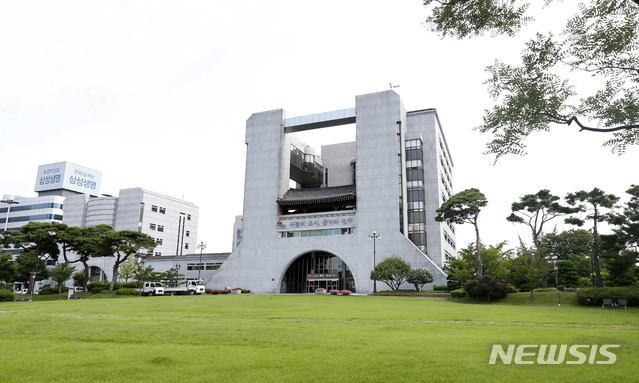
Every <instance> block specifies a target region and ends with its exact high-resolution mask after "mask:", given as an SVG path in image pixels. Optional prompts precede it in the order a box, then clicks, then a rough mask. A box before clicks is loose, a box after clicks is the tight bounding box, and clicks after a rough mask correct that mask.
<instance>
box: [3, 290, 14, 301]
mask: <svg viewBox="0 0 639 383" xmlns="http://www.w3.org/2000/svg"><path fill="white" fill-rule="evenodd" d="M14 299H15V297H14V296H13V292H12V291H11V290H0V302H11V301H13V300H14Z"/></svg>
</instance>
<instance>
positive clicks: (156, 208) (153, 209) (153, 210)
mask: <svg viewBox="0 0 639 383" xmlns="http://www.w3.org/2000/svg"><path fill="white" fill-rule="evenodd" d="M151 211H152V212H155V213H157V212H158V207H157V206H155V205H151Z"/></svg>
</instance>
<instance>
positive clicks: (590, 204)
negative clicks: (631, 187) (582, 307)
mask: <svg viewBox="0 0 639 383" xmlns="http://www.w3.org/2000/svg"><path fill="white" fill-rule="evenodd" d="M617 201H619V197H617V196H615V195H613V194H606V193H604V192H603V191H602V190H600V189H598V188H594V189H592V190H591V191H589V192H587V191H585V190H581V191H578V192H576V193H568V194H567V195H566V202H568V203H569V204H570V205H572V206H575V205H576V206H577V207H578V209H579V211H581V212H587V213H588V214H587V215H586V219H587V220H591V221H592V243H593V246H592V262H593V267H594V271H595V284H596V285H597V287H602V286H603V280H602V279H601V267H600V265H599V231H598V230H597V224H598V223H600V222H606V221H609V220H610V219H611V214H608V213H605V212H604V209H608V210H609V209H612V208H614V206H615V204H616V203H617ZM565 221H566V223H570V224H573V225H577V226H583V224H584V223H585V221H584V220H582V219H581V218H576V217H571V218H566V220H565Z"/></svg>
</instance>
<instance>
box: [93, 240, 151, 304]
mask: <svg viewBox="0 0 639 383" xmlns="http://www.w3.org/2000/svg"><path fill="white" fill-rule="evenodd" d="M103 241H104V242H102V244H101V246H100V248H101V249H103V251H105V252H106V253H105V254H112V256H113V257H115V260H114V262H113V278H112V280H111V285H110V286H109V291H113V288H114V287H115V282H116V281H117V279H118V271H119V268H120V265H121V264H122V263H124V262H126V260H127V259H129V257H131V256H139V257H144V256H145V255H146V253H147V252H148V251H153V249H155V247H156V246H157V243H156V242H155V239H153V238H151V237H150V236H149V235H148V234H144V233H139V232H137V231H131V230H122V231H111V232H108V233H105V235H104V237H103Z"/></svg>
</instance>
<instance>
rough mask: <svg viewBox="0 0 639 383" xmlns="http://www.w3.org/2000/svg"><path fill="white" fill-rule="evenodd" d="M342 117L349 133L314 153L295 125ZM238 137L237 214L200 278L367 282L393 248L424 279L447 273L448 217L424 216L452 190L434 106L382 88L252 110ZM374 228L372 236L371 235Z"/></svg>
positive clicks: (451, 248) (294, 288) (252, 284)
mask: <svg viewBox="0 0 639 383" xmlns="http://www.w3.org/2000/svg"><path fill="white" fill-rule="evenodd" d="M345 124H355V129H356V141H355V142H347V143H341V144H335V145H327V146H323V147H322V148H321V151H320V152H317V151H316V150H314V149H312V148H310V147H309V146H308V145H306V144H304V143H303V142H301V141H300V140H299V139H298V138H297V137H296V136H295V133H296V132H300V131H304V130H311V129H321V128H326V127H331V126H339V125H345ZM246 145H247V155H246V177H245V185H244V214H243V216H242V217H241V218H238V219H236V222H235V226H234V233H235V238H234V250H233V252H232V254H231V255H230V256H229V257H228V259H227V261H226V262H225V263H224V264H223V265H222V266H221V267H220V269H219V270H218V273H217V274H216V276H215V277H214V278H213V280H212V281H211V284H210V286H209V287H213V288H221V287H223V286H241V287H243V288H249V289H251V291H253V292H257V293H303V292H311V291H313V290H314V289H316V288H318V287H323V288H327V289H332V288H334V289H349V290H353V291H356V292H360V293H367V292H371V291H372V290H373V281H372V280H371V279H370V272H371V270H372V269H373V267H374V264H376V263H379V261H381V260H383V259H385V258H387V257H390V256H394V255H396V256H400V257H402V258H404V259H405V260H406V261H408V262H409V263H410V264H411V265H412V266H413V267H425V268H427V269H428V270H429V271H430V272H431V273H432V274H433V276H434V283H433V284H434V285H443V284H445V283H446V273H445V272H444V270H443V265H444V262H445V260H446V258H447V257H451V256H454V255H455V254H456V252H455V245H454V241H455V233H454V227H452V226H449V225H446V224H445V223H439V222H436V221H435V220H434V217H435V210H436V209H437V208H438V207H439V206H440V205H441V203H442V202H443V201H444V200H446V199H448V197H450V195H451V194H452V190H453V188H452V167H453V162H452V159H451V156H450V153H449V150H448V146H447V144H446V140H445V137H444V134H443V131H442V128H441V125H440V122H439V118H438V116H437V112H436V111H435V110H434V109H426V110H419V111H406V110H405V108H404V105H403V103H402V101H401V99H400V97H399V95H398V94H397V93H395V92H393V91H386V92H380V93H374V94H367V95H360V96H357V97H356V99H355V108H350V109H344V110H338V111H333V112H326V113H319V114H314V115H309V116H301V117H295V118H286V116H285V113H284V111H283V110H281V109H279V110H273V111H267V112H261V113H255V114H253V115H252V116H251V117H250V118H249V119H248V120H247V123H246ZM291 184H294V185H295V187H294V188H290V187H289V185H291ZM373 233H376V234H378V235H381V236H382V239H381V240H379V239H377V237H375V238H376V239H374V240H373V241H372V242H371V241H369V238H370V237H372V235H373Z"/></svg>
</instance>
